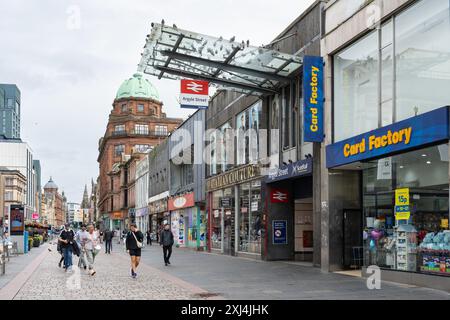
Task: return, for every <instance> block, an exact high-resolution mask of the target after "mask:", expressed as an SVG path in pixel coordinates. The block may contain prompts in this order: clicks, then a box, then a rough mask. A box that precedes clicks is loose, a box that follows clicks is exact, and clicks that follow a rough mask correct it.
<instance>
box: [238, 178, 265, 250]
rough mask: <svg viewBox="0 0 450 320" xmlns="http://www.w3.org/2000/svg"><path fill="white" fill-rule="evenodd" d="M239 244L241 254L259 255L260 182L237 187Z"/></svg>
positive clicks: (260, 224)
mask: <svg viewBox="0 0 450 320" xmlns="http://www.w3.org/2000/svg"><path fill="white" fill-rule="evenodd" d="M239 198H240V201H239V214H238V216H239V231H238V234H239V242H238V249H239V251H241V252H249V253H258V254H260V253H261V236H262V234H261V233H262V223H261V182H260V181H259V180H258V181H253V182H252V183H244V184H242V185H240V186H239Z"/></svg>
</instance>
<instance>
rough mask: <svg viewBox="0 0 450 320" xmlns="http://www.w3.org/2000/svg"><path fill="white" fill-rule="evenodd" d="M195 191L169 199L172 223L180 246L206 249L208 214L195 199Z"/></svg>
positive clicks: (176, 241) (173, 231) (176, 243)
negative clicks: (206, 214)
mask: <svg viewBox="0 0 450 320" xmlns="http://www.w3.org/2000/svg"><path fill="white" fill-rule="evenodd" d="M194 198H195V197H194V193H192V192H191V193H187V194H185V195H182V196H177V197H172V198H170V199H169V201H168V207H169V210H170V224H171V229H172V233H173V234H174V237H175V245H177V246H179V247H187V248H194V249H197V250H204V249H205V246H206V241H205V240H206V216H205V211H204V210H201V208H199V207H198V206H197V205H196V204H195V201H194Z"/></svg>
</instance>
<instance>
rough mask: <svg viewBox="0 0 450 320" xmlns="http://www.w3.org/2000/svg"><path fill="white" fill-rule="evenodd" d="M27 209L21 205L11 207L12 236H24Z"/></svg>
mask: <svg viewBox="0 0 450 320" xmlns="http://www.w3.org/2000/svg"><path fill="white" fill-rule="evenodd" d="M24 212H25V209H24V207H23V206H20V205H11V210H10V221H11V235H12V236H22V235H23V231H24V229H25V216H24Z"/></svg>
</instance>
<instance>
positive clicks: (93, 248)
mask: <svg viewBox="0 0 450 320" xmlns="http://www.w3.org/2000/svg"><path fill="white" fill-rule="evenodd" d="M99 241H100V239H99V236H98V234H97V232H95V230H94V226H93V225H92V224H90V225H89V226H88V233H87V235H85V236H82V243H84V249H85V252H86V258H87V261H88V268H89V274H90V275H91V276H93V275H94V274H95V273H96V271H95V269H94V262H95V257H96V256H97V254H98V253H99V252H100V249H101V247H100V244H99Z"/></svg>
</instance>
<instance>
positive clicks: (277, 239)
mask: <svg viewBox="0 0 450 320" xmlns="http://www.w3.org/2000/svg"><path fill="white" fill-rule="evenodd" d="M272 230H273V244H287V243H288V242H287V221H286V220H273V221H272Z"/></svg>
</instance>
